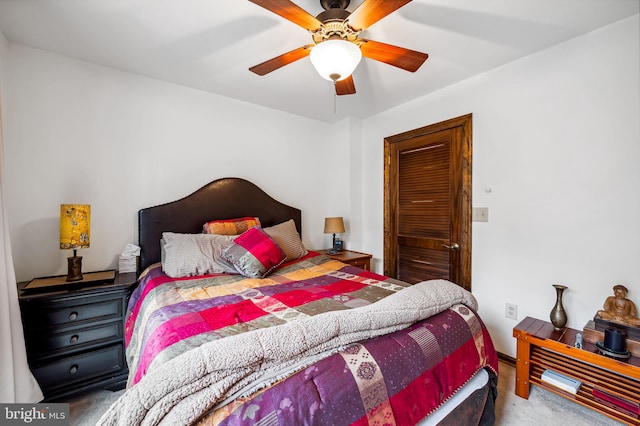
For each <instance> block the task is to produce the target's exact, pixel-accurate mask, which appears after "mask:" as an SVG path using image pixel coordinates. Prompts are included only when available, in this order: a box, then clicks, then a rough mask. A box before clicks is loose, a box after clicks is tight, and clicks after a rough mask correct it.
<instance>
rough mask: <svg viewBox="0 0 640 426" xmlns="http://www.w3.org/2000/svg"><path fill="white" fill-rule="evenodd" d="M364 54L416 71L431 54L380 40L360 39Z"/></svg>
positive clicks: (367, 56)
mask: <svg viewBox="0 0 640 426" xmlns="http://www.w3.org/2000/svg"><path fill="white" fill-rule="evenodd" d="M359 40H360V41H363V42H364V43H362V44H361V45H360V50H361V51H362V56H364V57H366V58H369V59H374V60H376V61H380V62H384V63H385V64H389V65H393V66H394V67H398V68H402V69H403V70H406V71H410V72H416V71H417V70H418V68H420V66H421V65H422V64H423V63H424V61H426V60H427V58H428V57H429V55H427V54H426V53H422V52H417V51H415V50H410V49H405V48H404V47H398V46H392V45H390V44H385V43H380V42H379V41H373V40H365V39H362V38H361V39H359Z"/></svg>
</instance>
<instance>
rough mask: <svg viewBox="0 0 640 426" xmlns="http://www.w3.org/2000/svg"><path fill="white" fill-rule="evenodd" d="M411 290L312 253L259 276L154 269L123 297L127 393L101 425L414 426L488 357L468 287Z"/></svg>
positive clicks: (491, 354) (491, 365)
mask: <svg viewBox="0 0 640 426" xmlns="http://www.w3.org/2000/svg"><path fill="white" fill-rule="evenodd" d="M411 287H412V286H409V285H408V284H406V283H403V282H400V281H397V280H394V279H391V278H388V277H384V276H381V275H378V274H375V273H373V272H370V271H364V270H361V269H359V268H356V267H353V266H350V265H346V264H344V263H341V262H338V261H335V260H332V259H329V258H328V257H326V256H320V255H317V253H313V252H311V253H310V254H309V255H308V256H306V257H304V258H302V259H299V260H297V261H294V262H290V263H288V264H284V265H283V266H281V267H280V268H278V269H277V270H276V271H275V273H274V274H271V275H269V276H268V277H267V278H263V279H254V278H245V277H243V276H241V275H231V274H230V275H227V274H224V275H208V276H198V277H187V278H179V279H175V278H169V277H168V276H166V275H165V274H164V273H163V272H162V268H161V265H160V264H157V265H153V266H152V267H150V268H149V269H148V270H147V271H145V273H144V274H143V276H142V277H141V280H140V285H139V286H138V288H137V289H136V290H135V292H134V294H133V295H132V297H131V299H130V304H129V312H128V318H127V322H126V327H125V338H126V343H127V358H128V363H129V370H130V377H129V386H128V387H129V388H130V389H129V390H128V391H127V393H125V395H124V396H123V398H121V400H122V401H118V403H116V404H114V406H113V407H112V410H110V412H108V413H107V414H106V415H105V417H104V418H103V423H104V424H125V423H123V422H121V421H123V419H126V421H127V422H131V424H135V423H137V421H136V420H135V419H144V423H145V424H147V423H148V424H160V423H161V422H169V423H170V422H171V419H174V420H175V419H181V421H184V422H185V423H187V421H186V419H187V418H189V421H188V423H192V422H195V421H198V420H199V421H200V422H201V423H202V424H233V425H243V424H247V425H249V424H265V425H290V424H414V423H415V422H416V421H417V420H419V419H421V418H423V417H425V416H426V415H428V414H429V413H431V412H432V411H433V410H435V409H436V408H437V407H438V406H440V405H442V404H443V403H444V402H445V401H446V400H448V399H449V398H450V397H451V395H452V394H453V393H454V392H455V391H456V390H457V389H459V388H460V387H462V386H463V385H464V384H465V383H466V382H467V381H468V380H469V379H470V378H471V377H472V375H473V374H474V373H476V372H477V371H478V370H479V369H481V368H488V369H490V370H492V371H493V372H494V373H496V374H497V356H496V352H495V350H494V348H493V345H492V343H491V339H490V337H489V334H488V332H487V330H486V328H485V327H484V325H483V323H482V321H481V320H480V318H479V317H478V316H477V315H476V314H475V308H476V305H475V299H473V296H471V294H470V293H468V292H466V291H465V290H463V289H461V288H460V287H458V286H455V285H454V284H451V283H448V282H444V283H435V282H434V283H431V282H425V283H420V284H419V285H416V286H413V287H415V288H411ZM411 292H414V293H411ZM403 297H404V299H403ZM427 299H429V300H433V302H431V301H429V302H422V300H427ZM391 300H393V301H394V302H393V304H392V303H391V302H387V301H391ZM426 305H432V306H426ZM405 306H406V307H407V308H406V309H405V308H404V307H405ZM316 318H317V319H316ZM334 329H336V330H338V331H336V332H334V331H333V330H334ZM283 333H284V334H283ZM296 333H297V334H296ZM325 335H326V336H325ZM344 336H347V337H344ZM315 340H317V341H315ZM243 341H244V342H245V343H247V344H248V345H247V346H246V347H245V346H242V345H240V343H242V342H243ZM243 344H244V343H243ZM252 345H253V347H251V346H252ZM285 346H286V348H285ZM225 347H226V349H221V348H225ZM273 348H277V350H276V349H273ZM274 352H277V353H274ZM278 357H282V360H278ZM279 362H282V365H283V366H284V367H286V368H282V369H279V368H275V367H274V366H277V365H278V363H279ZM234 363H236V364H237V365H235V366H234ZM265 366H266V367H265ZM181 370H182V371H181ZM267 373H268V374H267ZM147 376H149V377H147ZM174 376H179V378H175V377H174ZM234 377H235V378H234ZM232 378H233V380H232ZM222 382H224V383H222ZM160 388H163V390H162V391H160ZM187 389H188V390H187ZM187 394H189V395H187ZM124 410H130V411H131V412H130V413H128V414H127V416H125V415H124V414H123V413H124ZM133 412H135V413H136V414H135V416H134V415H133V414H132V413H133ZM185 413H188V416H187V415H186V414H185ZM132 416H133V417H132ZM134 418H135V419H134ZM140 422H142V420H140Z"/></svg>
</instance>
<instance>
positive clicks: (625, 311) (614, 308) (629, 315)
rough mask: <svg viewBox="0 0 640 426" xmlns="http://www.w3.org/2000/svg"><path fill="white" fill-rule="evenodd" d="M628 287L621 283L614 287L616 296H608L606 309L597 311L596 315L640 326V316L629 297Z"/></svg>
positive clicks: (608, 319)
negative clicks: (639, 316)
mask: <svg viewBox="0 0 640 426" xmlns="http://www.w3.org/2000/svg"><path fill="white" fill-rule="evenodd" d="M628 292H629V291H628V290H627V288H626V287H625V286H623V285H621V284H618V285H616V286H614V287H613V294H614V296H609V297H607V300H605V301H604V309H602V310H600V311H598V313H596V317H598V318H602V319H603V320H606V321H612V322H617V323H620V324H624V325H630V326H633V327H640V318H638V311H637V310H636V305H635V304H634V303H633V302H632V301H631V300H629V299H627V293H628Z"/></svg>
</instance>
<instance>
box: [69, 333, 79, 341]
mask: <svg viewBox="0 0 640 426" xmlns="http://www.w3.org/2000/svg"><path fill="white" fill-rule="evenodd" d="M78 339H79V336H78V335H77V334H74V335H73V336H71V340H70V342H71V343H78Z"/></svg>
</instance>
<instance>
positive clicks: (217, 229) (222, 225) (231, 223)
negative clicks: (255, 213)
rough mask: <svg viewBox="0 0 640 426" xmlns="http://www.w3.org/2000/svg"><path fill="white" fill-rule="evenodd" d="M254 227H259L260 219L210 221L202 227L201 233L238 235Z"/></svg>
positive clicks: (245, 218)
mask: <svg viewBox="0 0 640 426" xmlns="http://www.w3.org/2000/svg"><path fill="white" fill-rule="evenodd" d="M255 226H260V219H258V218H257V217H240V218H237V219H221V220H212V221H211V222H207V223H205V224H204V225H203V226H202V233H203V234H216V235H240V234H242V233H243V232H244V231H246V230H247V229H250V228H253V227H255Z"/></svg>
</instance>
